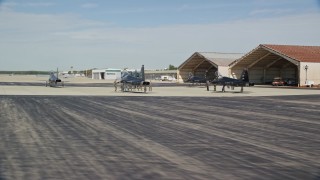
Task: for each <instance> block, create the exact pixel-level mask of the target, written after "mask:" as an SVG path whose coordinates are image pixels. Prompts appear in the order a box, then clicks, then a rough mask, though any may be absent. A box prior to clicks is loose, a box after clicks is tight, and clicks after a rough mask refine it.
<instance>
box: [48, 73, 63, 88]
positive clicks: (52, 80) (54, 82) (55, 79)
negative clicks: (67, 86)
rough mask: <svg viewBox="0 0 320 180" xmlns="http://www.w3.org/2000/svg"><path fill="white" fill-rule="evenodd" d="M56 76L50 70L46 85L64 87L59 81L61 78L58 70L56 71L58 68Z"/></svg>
mask: <svg viewBox="0 0 320 180" xmlns="http://www.w3.org/2000/svg"><path fill="white" fill-rule="evenodd" d="M56 74H57V76H56V75H55V74H54V73H53V72H51V73H50V77H49V80H48V81H46V87H47V86H50V87H58V86H62V87H64V83H63V81H61V79H59V78H58V77H59V72H58V69H57V73H56Z"/></svg>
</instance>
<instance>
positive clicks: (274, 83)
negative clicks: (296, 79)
mask: <svg viewBox="0 0 320 180" xmlns="http://www.w3.org/2000/svg"><path fill="white" fill-rule="evenodd" d="M284 85H285V82H284V81H283V80H282V78H281V77H275V78H274V79H273V81H272V86H284Z"/></svg>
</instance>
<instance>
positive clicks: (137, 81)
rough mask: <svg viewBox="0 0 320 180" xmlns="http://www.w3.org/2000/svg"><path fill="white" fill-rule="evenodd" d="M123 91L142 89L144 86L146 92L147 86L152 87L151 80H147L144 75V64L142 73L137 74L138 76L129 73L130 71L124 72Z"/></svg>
mask: <svg viewBox="0 0 320 180" xmlns="http://www.w3.org/2000/svg"><path fill="white" fill-rule="evenodd" d="M120 83H121V91H123V92H125V91H129V90H131V91H132V90H133V89H138V90H139V89H141V90H142V88H143V91H144V92H147V86H149V89H151V88H150V85H151V84H150V82H149V81H146V80H145V76H144V65H142V67H141V75H139V74H136V76H134V75H131V74H129V73H128V72H126V73H124V74H123V75H122V77H121V81H120Z"/></svg>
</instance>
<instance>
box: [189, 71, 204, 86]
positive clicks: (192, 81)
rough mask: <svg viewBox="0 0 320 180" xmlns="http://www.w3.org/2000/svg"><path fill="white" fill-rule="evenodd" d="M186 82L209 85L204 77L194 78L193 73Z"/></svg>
mask: <svg viewBox="0 0 320 180" xmlns="http://www.w3.org/2000/svg"><path fill="white" fill-rule="evenodd" d="M186 82H190V83H192V84H197V83H199V84H201V83H207V79H206V78H204V77H198V76H194V75H193V74H192V73H190V74H189V78H188V79H187V81H186Z"/></svg>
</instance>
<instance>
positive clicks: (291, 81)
mask: <svg viewBox="0 0 320 180" xmlns="http://www.w3.org/2000/svg"><path fill="white" fill-rule="evenodd" d="M284 84H285V85H286V86H297V85H298V83H297V81H296V80H295V79H294V78H287V79H285V80H284Z"/></svg>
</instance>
